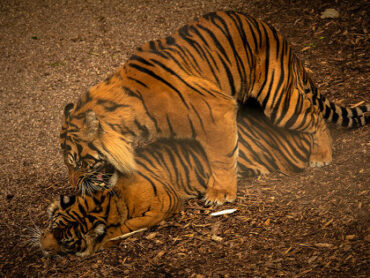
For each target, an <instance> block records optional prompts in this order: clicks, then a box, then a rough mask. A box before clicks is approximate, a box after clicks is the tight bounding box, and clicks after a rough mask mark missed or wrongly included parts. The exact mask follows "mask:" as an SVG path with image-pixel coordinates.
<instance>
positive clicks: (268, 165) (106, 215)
mask: <svg viewBox="0 0 370 278" xmlns="http://www.w3.org/2000/svg"><path fill="white" fill-rule="evenodd" d="M246 111H248V112H246ZM238 129H239V140H240V144H239V145H240V147H239V148H240V156H239V160H238V163H239V169H240V170H239V174H240V175H241V178H242V177H245V176H252V175H257V174H265V173H269V172H272V171H276V170H278V171H282V172H284V173H287V174H289V173H292V172H297V171H300V170H302V169H304V168H305V167H306V165H307V163H308V159H309V155H310V150H311V144H312V136H311V135H310V134H300V133H296V132H293V131H289V130H284V129H280V128H276V127H274V126H272V125H271V123H270V122H269V120H268V119H267V118H266V117H265V116H264V115H263V114H262V113H261V112H258V110H254V109H252V107H249V108H248V109H245V110H244V112H243V113H241V114H240V115H239V117H238ZM136 164H137V169H138V170H137V172H135V173H134V174H133V175H121V176H119V177H118V178H117V181H116V185H115V187H114V189H113V191H110V190H104V191H97V192H95V193H94V194H93V195H85V196H83V197H82V196H80V195H79V196H73V197H67V196H61V197H60V200H58V201H55V202H54V203H53V204H51V205H50V207H49V209H48V211H49V218H50V222H49V226H48V228H47V229H46V230H45V231H44V232H43V233H42V235H41V236H40V239H39V242H40V245H41V248H42V250H43V251H44V253H45V254H65V253H72V254H77V255H80V256H87V255H91V254H93V253H94V252H96V251H98V250H100V249H102V248H104V247H107V246H109V245H110V244H111V242H110V239H112V238H114V237H116V236H120V235H122V234H126V233H128V232H131V231H135V230H138V229H140V228H144V227H151V226H153V225H156V224H158V223H159V222H161V221H162V220H163V219H165V218H167V217H169V216H171V215H173V214H174V213H176V212H177V211H179V210H180V209H181V207H182V203H183V201H184V200H187V199H189V198H196V197H200V196H203V195H204V193H205V192H206V189H207V184H208V180H209V179H210V178H211V176H212V172H211V168H210V163H209V159H208V158H207V155H206V153H205V151H204V149H203V148H202V147H201V145H200V144H199V143H198V142H197V141H195V140H192V139H177V140H169V139H161V140H159V141H156V142H154V143H151V144H149V145H147V146H146V147H145V148H143V149H140V150H139V151H138V152H137V154H136ZM95 180H98V178H96V179H95ZM104 180H105V181H107V180H108V179H104Z"/></svg>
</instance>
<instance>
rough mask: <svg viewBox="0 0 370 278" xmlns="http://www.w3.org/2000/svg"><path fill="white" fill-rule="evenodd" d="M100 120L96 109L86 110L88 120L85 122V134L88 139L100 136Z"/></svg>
mask: <svg viewBox="0 0 370 278" xmlns="http://www.w3.org/2000/svg"><path fill="white" fill-rule="evenodd" d="M99 126H100V123H99V120H98V119H97V118H96V114H95V112H94V111H92V110H89V111H87V112H86V122H85V130H84V136H85V137H86V139H87V140H89V141H92V140H94V139H96V138H98V135H99Z"/></svg>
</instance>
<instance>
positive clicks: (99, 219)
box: [39, 191, 127, 257]
mask: <svg viewBox="0 0 370 278" xmlns="http://www.w3.org/2000/svg"><path fill="white" fill-rule="evenodd" d="M116 197H117V196H116V195H115V194H112V193H111V192H108V191H104V192H98V193H96V194H94V197H91V196H84V197H82V196H72V197H68V196H63V195H61V196H60V199H59V200H57V201H54V202H53V203H52V204H51V205H50V206H49V208H48V215H49V224H48V227H47V228H46V229H45V230H43V231H42V232H41V233H40V235H39V244H40V247H41V249H42V251H43V253H44V255H46V256H52V255H65V254H75V255H77V256H82V257H83V256H88V255H91V254H93V253H94V252H96V251H98V250H100V249H103V248H104V245H105V244H107V241H106V240H105V237H106V234H107V225H108V224H109V225H119V224H120V223H121V221H124V218H125V217H127V213H126V211H125V206H123V205H121V204H117V202H115V201H114V200H112V198H116ZM120 203H122V200H120Z"/></svg>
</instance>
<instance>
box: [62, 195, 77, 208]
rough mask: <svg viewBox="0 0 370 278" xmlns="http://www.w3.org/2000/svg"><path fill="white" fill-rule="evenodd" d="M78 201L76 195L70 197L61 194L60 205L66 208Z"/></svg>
mask: <svg viewBox="0 0 370 278" xmlns="http://www.w3.org/2000/svg"><path fill="white" fill-rule="evenodd" d="M75 201H76V196H72V197H68V196H65V195H60V207H61V208H62V209H63V210H65V209H66V208H68V207H70V206H72V205H73V204H74V203H75Z"/></svg>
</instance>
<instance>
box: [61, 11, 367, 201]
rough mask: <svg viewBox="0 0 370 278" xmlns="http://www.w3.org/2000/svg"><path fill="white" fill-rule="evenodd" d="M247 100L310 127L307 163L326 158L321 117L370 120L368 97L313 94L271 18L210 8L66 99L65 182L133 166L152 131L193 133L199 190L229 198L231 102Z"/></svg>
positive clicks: (232, 182) (233, 139)
mask: <svg viewBox="0 0 370 278" xmlns="http://www.w3.org/2000/svg"><path fill="white" fill-rule="evenodd" d="M251 99H254V100H255V101H257V103H258V104H259V106H260V107H261V108H262V109H263V112H264V114H265V115H266V116H267V117H268V118H269V119H270V121H271V122H272V123H273V124H274V125H276V126H278V127H283V128H286V129H290V130H294V131H298V132H301V133H304V134H310V135H312V138H313V140H312V146H311V152H310V157H309V163H310V165H311V166H322V165H326V164H328V163H330V162H331V161H332V139H331V136H330V133H329V130H328V128H327V126H326V123H325V121H324V119H327V120H329V121H332V122H335V123H338V124H341V125H343V126H345V127H356V126H362V125H364V124H366V123H367V122H368V121H369V117H365V115H364V113H365V112H367V111H369V110H370V105H366V106H359V107H357V108H351V109H350V108H345V107H340V106H337V105H335V104H333V103H331V102H329V101H328V100H327V99H326V98H325V97H323V96H322V95H321V94H319V93H318V92H317V89H316V87H315V86H314V84H313V82H312V81H311V79H310V77H309V75H308V74H307V72H306V71H305V69H304V67H303V65H302V63H301V62H300V61H299V60H298V59H297V57H296V56H295V55H294V54H293V52H292V50H291V48H290V46H289V45H288V43H287V41H286V40H285V39H284V38H283V37H282V36H281V35H280V34H279V33H278V32H277V31H276V30H275V29H274V28H273V27H271V26H269V25H267V24H266V23H264V22H261V21H259V20H257V19H255V18H252V17H250V16H246V15H243V14H240V13H237V12H215V13H210V14H207V15H204V16H203V17H201V18H199V19H198V20H197V21H195V22H193V23H190V24H188V25H185V26H184V27H182V28H180V29H179V30H178V31H177V32H175V33H174V34H173V35H171V36H168V37H166V38H163V39H159V40H156V41H150V42H148V43H147V44H145V45H143V46H142V47H139V48H138V49H137V51H136V52H135V53H134V54H133V55H132V56H131V57H130V58H129V60H128V61H127V62H126V63H125V65H123V66H122V67H121V68H120V69H119V70H118V71H117V72H116V73H115V74H113V75H112V76H111V77H109V78H108V79H107V80H105V81H104V82H102V83H100V84H98V85H96V86H95V87H93V88H91V89H90V90H89V91H88V92H87V93H86V94H84V95H82V96H81V97H80V99H79V100H78V102H77V103H76V104H72V103H70V104H68V105H67V106H66V107H65V111H64V115H65V120H64V123H63V126H62V131H61V134H60V140H61V141H60V142H61V148H62V150H63V154H64V160H65V163H66V165H67V166H68V169H69V177H70V184H71V185H72V186H76V187H77V188H80V189H81V190H82V191H83V192H87V193H89V192H91V191H96V189H99V188H100V189H103V188H105V187H113V186H114V185H115V183H116V181H117V176H119V175H122V174H132V173H134V172H135V171H136V170H138V168H137V167H138V166H137V165H136V157H135V156H136V154H135V152H136V150H137V149H138V148H140V147H142V146H145V145H147V144H150V143H151V142H154V141H156V140H157V139H158V138H180V139H181V138H182V139H195V140H197V141H198V142H200V143H201V145H202V146H203V148H204V150H205V152H206V154H207V157H208V160H209V163H210V167H211V170H212V176H211V178H210V179H209V180H208V183H207V190H206V194H205V199H206V200H207V202H211V203H217V204H222V203H224V202H225V201H233V200H234V199H235V198H236V188H237V187H236V185H237V159H238V155H239V147H238V132H237V123H236V119H237V110H238V107H239V106H240V105H241V104H245V103H246V102H247V101H249V100H251ZM96 173H100V175H101V173H106V175H107V176H111V177H112V178H111V179H110V180H109V181H106V180H104V179H102V178H101V176H97V174H96ZM92 177H96V179H95V180H94V182H91V178H92ZM99 181H100V183H99ZM91 185H95V187H94V188H91V187H90V186H91Z"/></svg>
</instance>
